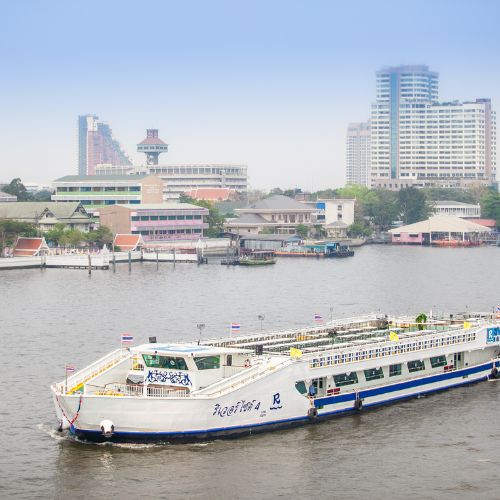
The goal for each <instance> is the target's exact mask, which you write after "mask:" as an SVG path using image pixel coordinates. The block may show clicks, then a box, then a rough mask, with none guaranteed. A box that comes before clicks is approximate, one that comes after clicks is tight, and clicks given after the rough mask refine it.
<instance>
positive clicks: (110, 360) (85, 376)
mask: <svg viewBox="0 0 500 500" xmlns="http://www.w3.org/2000/svg"><path fill="white" fill-rule="evenodd" d="M130 356H131V354H130V351H129V350H127V349H116V350H115V351H112V352H110V353H109V354H107V355H106V356H103V357H102V358H100V359H98V360H97V361H94V362H93V363H91V364H90V365H88V366H86V367H85V368H82V369H81V370H79V371H77V372H76V373H75V374H73V375H72V376H71V377H68V380H67V383H66V382H64V383H61V384H59V388H60V389H62V390H65V391H66V392H67V393H68V394H73V393H74V392H77V391H79V390H81V389H83V385H84V384H85V383H87V382H88V381H90V380H92V379H93V378H94V377H96V376H97V375H99V374H100V373H102V372H104V371H106V370H108V369H109V368H111V367H113V366H115V365H117V364H118V363H120V362H121V361H123V360H124V359H127V358H130Z"/></svg>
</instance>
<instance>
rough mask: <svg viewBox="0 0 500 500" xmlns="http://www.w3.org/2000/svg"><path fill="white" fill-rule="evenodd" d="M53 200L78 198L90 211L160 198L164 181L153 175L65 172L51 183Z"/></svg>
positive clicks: (153, 200)
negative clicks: (71, 173)
mask: <svg viewBox="0 0 500 500" xmlns="http://www.w3.org/2000/svg"><path fill="white" fill-rule="evenodd" d="M53 186H54V188H55V189H56V192H55V194H53V195H52V200H53V201H58V202H68V201H79V202H80V203H81V204H82V205H83V206H84V207H86V208H87V209H88V210H90V211H91V212H99V210H100V209H101V208H102V207H105V206H108V205H128V204H129V205H140V204H143V203H161V202H162V201H163V181H162V180H161V179H160V178H159V177H156V176H154V175H147V174H141V175H66V176H64V177H61V178H60V179H57V180H56V181H54V183H53Z"/></svg>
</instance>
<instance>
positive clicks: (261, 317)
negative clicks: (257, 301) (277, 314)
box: [257, 314, 266, 330]
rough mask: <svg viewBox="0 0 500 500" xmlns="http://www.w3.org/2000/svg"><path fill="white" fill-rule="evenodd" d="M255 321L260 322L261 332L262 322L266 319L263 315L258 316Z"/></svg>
mask: <svg viewBox="0 0 500 500" xmlns="http://www.w3.org/2000/svg"><path fill="white" fill-rule="evenodd" d="M257 319H258V320H259V321H260V329H261V330H262V322H263V321H264V320H265V319H266V317H265V316H264V315H263V314H259V315H258V316H257Z"/></svg>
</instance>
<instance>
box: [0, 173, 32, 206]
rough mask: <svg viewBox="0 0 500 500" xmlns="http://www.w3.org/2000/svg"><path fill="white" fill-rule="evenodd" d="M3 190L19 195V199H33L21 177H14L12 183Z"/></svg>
mask: <svg viewBox="0 0 500 500" xmlns="http://www.w3.org/2000/svg"><path fill="white" fill-rule="evenodd" d="M2 191H3V192H4V193H8V194H12V195H14V196H17V201H29V200H31V199H32V197H31V194H30V193H28V190H27V189H26V187H25V186H24V184H23V183H22V182H21V179H20V178H19V177H16V178H15V179H12V180H11V181H10V184H8V185H7V186H5V187H3V188H2Z"/></svg>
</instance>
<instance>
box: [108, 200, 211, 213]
mask: <svg viewBox="0 0 500 500" xmlns="http://www.w3.org/2000/svg"><path fill="white" fill-rule="evenodd" d="M113 206H120V207H126V208H131V209H133V210H188V209H189V210H204V211H206V212H208V209H207V208H205V207H200V206H198V205H193V204H192V203H176V202H173V201H172V202H165V203H140V204H138V205H134V204H125V205H113Z"/></svg>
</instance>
